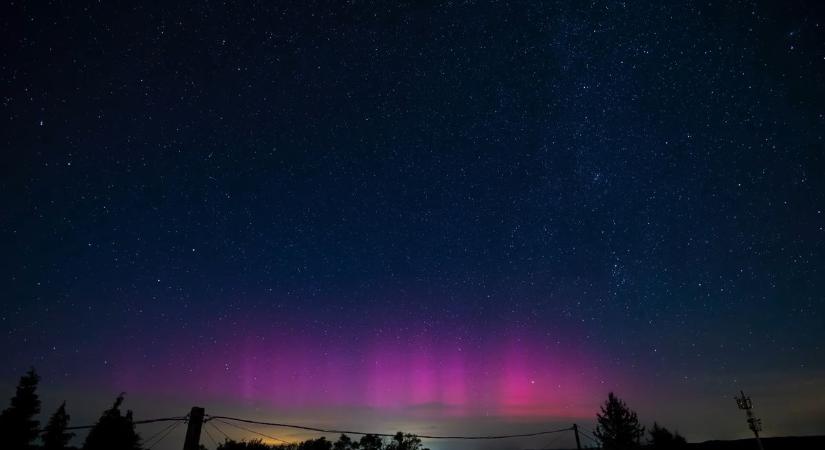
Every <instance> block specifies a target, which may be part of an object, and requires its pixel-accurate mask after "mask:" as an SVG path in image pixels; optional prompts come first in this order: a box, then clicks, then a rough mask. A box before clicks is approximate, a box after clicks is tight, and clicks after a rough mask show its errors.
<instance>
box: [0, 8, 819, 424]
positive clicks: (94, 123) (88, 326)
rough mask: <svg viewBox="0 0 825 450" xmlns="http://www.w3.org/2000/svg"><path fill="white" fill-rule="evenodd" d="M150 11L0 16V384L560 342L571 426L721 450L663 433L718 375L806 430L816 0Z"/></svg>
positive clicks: (813, 247) (815, 183)
mask: <svg viewBox="0 0 825 450" xmlns="http://www.w3.org/2000/svg"><path fill="white" fill-rule="evenodd" d="M177 3H179V4H177V5H169V4H164V5H157V6H154V7H149V6H147V5H140V6H135V5H123V4H116V3H106V4H89V5H86V6H83V5H81V4H78V3H70V4H32V3H27V2H22V3H15V4H9V5H5V6H4V7H3V13H2V14H0V16H2V19H0V20H1V21H2V22H1V23H2V39H1V40H2V42H3V44H2V47H0V48H1V49H2V53H1V54H0V57H1V58H0V59H2V62H0V81H2V107H1V108H2V116H1V117H0V120H2V134H0V136H2V148H3V152H2V164H0V248H2V249H3V250H2V252H0V276H2V280H3V281H2V282H0V331H1V332H2V335H3V338H2V340H0V352H2V354H3V355H6V357H5V358H4V359H5V360H6V364H5V365H4V367H3V368H0V375H2V378H3V386H6V385H7V384H8V385H9V386H10V385H11V384H12V383H13V382H14V380H15V378H16V377H17V376H18V375H19V374H20V373H21V372H22V371H24V370H25V369H26V368H27V367H29V366H31V365H34V366H35V367H37V368H38V369H39V370H40V371H41V372H42V373H43V375H44V381H43V383H44V387H43V389H44V390H48V389H54V390H59V391H60V392H70V393H72V392H73V393H77V392H80V390H81V387H82V389H89V388H88V386H89V383H90V380H92V381H93V384H96V385H97V386H99V388H98V389H91V391H93V392H94V394H89V395H99V396H100V398H108V396H110V394H112V393H116V392H119V390H121V389H126V390H133V391H134V390H141V389H144V390H145V391H146V392H150V393H151V392H152V390H153V388H155V387H157V386H156V385H155V384H152V383H151V382H146V383H137V382H134V383H135V385H136V386H137V385H139V387H133V386H123V384H129V382H127V381H123V379H122V374H123V373H124V372H130V373H132V372H134V373H138V374H139V373H141V370H147V369H146V368H147V367H152V369H151V370H152V372H153V373H155V374H157V376H158V377H161V378H163V377H166V376H167V375H168V377H171V378H172V379H174V380H176V381H175V382H176V383H177V382H179V383H181V384H185V383H184V382H183V381H180V380H181V379H180V378H178V377H177V375H176V374H177V372H178V371H179V367H178V366H177V365H176V362H179V361H184V362H185V365H190V366H191V365H195V364H197V362H196V361H200V360H202V358H203V357H204V354H208V355H210V357H211V358H214V360H215V361H214V362H215V364H217V365H219V367H217V368H214V370H217V371H226V370H228V369H226V367H224V364H226V365H227V366H228V365H229V364H230V362H229V361H228V360H227V361H224V359H226V358H228V356H226V355H229V354H232V353H233V349H234V348H235V346H236V345H239V344H238V343H239V342H240V341H243V340H245V339H249V337H250V336H254V337H255V338H256V339H257V338H260V337H267V336H270V337H271V336H275V335H278V336H281V333H283V334H284V335H288V336H292V337H295V336H298V338H296V339H298V340H299V341H300V342H303V343H304V344H303V345H305V346H306V347H307V352H310V353H312V352H315V353H313V354H317V355H319V358H321V359H322V360H323V359H324V358H325V356H323V355H328V354H329V352H335V353H336V354H338V355H339V356H340V354H345V353H348V352H349V353H351V354H352V355H354V356H353V358H355V359H356V360H358V361H361V360H362V359H365V358H366V359H369V358H368V357H366V356H364V355H365V354H367V353H369V350H368V347H369V345H368V344H367V343H366V342H368V341H369V342H372V343H376V342H378V344H376V345H378V346H379V347H381V348H382V350H381V352H383V351H387V352H391V351H392V346H391V345H390V348H384V346H385V345H389V344H387V341H388V340H389V341H391V342H395V343H396V344H397V345H398V346H399V347H398V348H395V350H396V351H399V352H401V349H402V348H403V349H407V350H409V348H421V349H423V350H422V351H425V352H429V353H432V354H433V355H435V356H432V357H433V358H435V359H439V358H447V357H448V356H445V355H444V354H443V353H439V352H438V351H435V350H433V349H432V348H430V347H428V346H426V345H423V344H420V343H419V341H417V340H415V339H413V338H411V337H410V336H416V337H420V336H421V335H428V336H430V337H431V338H432V339H434V340H435V341H436V343H434V344H432V345H435V346H436V347H439V348H440V347H443V346H448V347H449V346H452V345H457V346H458V347H461V345H466V346H469V347H470V348H472V349H473V350H472V352H471V353H472V354H471V355H470V356H468V360H469V361H470V362H468V364H470V365H471V366H475V365H478V366H479V367H487V365H488V364H492V363H490V362H489V361H487V360H486V359H485V358H494V356H489V355H491V354H492V355H495V354H496V353H497V352H499V351H500V350H501V348H499V347H498V346H497V344H491V341H496V340H497V339H498V338H501V340H502V341H504V340H507V339H515V340H516V341H517V342H523V344H521V345H523V346H524V351H525V352H527V353H529V354H530V355H531V356H530V358H529V359H530V362H529V363H527V364H526V366H525V368H524V370H525V371H526V372H529V373H531V374H536V373H554V372H553V370H551V369H550V366H551V365H552V364H550V363H549V362H548V361H543V360H541V358H542V357H541V352H542V349H548V348H550V347H551V346H553V345H560V346H564V347H565V348H566V349H567V350H565V352H563V356H564V358H563V359H565V358H568V357H570V358H575V359H576V360H577V363H576V364H577V366H576V370H579V369H580V371H581V372H582V373H584V372H587V373H588V374H590V375H592V376H593V377H594V378H593V380H596V379H598V380H601V382H602V384H598V383H597V384H596V385H590V384H587V383H585V386H584V387H583V391H584V392H587V393H588V394H587V395H583V396H582V397H581V398H580V400H581V401H580V404H579V406H582V405H584V406H587V407H590V406H593V405H594V404H595V403H594V401H598V400H600V399H601V398H603V397H604V396H605V394H606V392H607V390H608V389H616V390H617V391H619V393H620V394H622V390H624V392H625V393H626V395H628V396H629V397H630V398H629V400H630V403H631V406H633V400H636V401H637V404H640V405H644V406H643V408H644V409H645V411H646V412H648V413H649V414H648V416H647V417H646V419H649V420H650V421H652V420H653V419H656V418H657V417H660V416H665V417H667V418H669V419H671V420H672V421H673V422H675V423H674V424H673V425H675V426H677V427H678V426H680V425H681V426H682V428H680V429H682V430H683V431H684V432H685V434H686V435H687V436H688V437H695V438H711V437H717V436H723V437H724V436H733V435H735V434H736V433H739V432H740V431H741V432H747V430H746V429H745V428H744V426H742V425H743V423H740V422H743V420H742V418H741V417H739V416H736V415H735V414H736V411H726V412H725V414H724V415H720V417H725V418H726V419H725V420H728V422H725V423H723V424H722V425H719V426H718V427H715V428H713V430H712V431H713V432H712V433H711V432H709V431H707V430H705V429H703V428H702V427H701V425H700V424H696V423H695V422H691V420H693V419H690V418H689V417H688V416H689V415H695V412H696V410H698V409H701V408H705V407H712V408H719V409H720V410H722V409H724V408H728V409H732V403H731V402H732V400H729V397H726V395H727V394H728V393H730V394H731V395H732V393H735V392H737V391H738V390H739V389H740V388H744V389H746V390H751V391H753V392H754V395H755V398H756V399H757V401H758V396H757V395H758V394H761V395H762V396H763V398H766V399H769V400H768V401H770V402H771V403H770V405H771V407H772V408H773V410H774V414H775V415H776V417H774V418H766V428H767V427H768V425H767V424H768V423H770V420H773V424H774V428H771V431H772V432H773V433H774V434H785V433H792V432H800V433H813V432H822V429H821V427H820V428H819V429H816V427H815V426H814V425H813V424H816V423H819V424H821V423H822V419H823V418H825V406H823V405H822V403H821V402H820V403H819V404H815V405H812V406H809V407H807V406H806V407H805V408H807V409H805V408H803V409H805V411H806V412H805V413H804V414H802V415H794V414H792V413H790V411H792V410H794V408H795V406H794V405H797V406H798V405H799V404H800V403H799V402H802V401H803V400H804V399H805V398H809V397H810V395H811V394H812V393H813V394H814V395H816V396H819V398H821V397H822V395H823V394H825V385H823V384H822V382H821V380H822V379H823V377H822V375H823V371H825V363H823V361H825V358H823V356H825V351H824V350H823V347H822V344H821V342H822V340H823V339H824V338H825V326H824V325H825V318H823V313H824V312H825V311H823V300H824V298H823V292H825V274H823V270H825V239H823V238H825V214H824V213H823V209H825V176H823V175H825V153H823V152H824V151H825V141H823V135H825V40H823V39H822V37H823V35H825V34H823V33H825V10H823V6H822V5H821V4H819V2H815V1H808V2H806V1H787V2H758V1H756V2H754V1H736V2H670V1H666V2H647V3H642V2H618V1H594V2H586V3H581V2H572V3H573V4H571V2H525V3H522V2H491V3H486V2H397V3H395V4H393V5H388V4H385V3H373V2H360V1H358V2H346V3H344V2H340V3H339V2H334V3H326V2H254V3H251V4H243V5H224V4H221V3H218V2H209V3H203V4H198V3H190V2H177ZM388 330H389V331H388ZM387 335H391V337H390V338H387V337H386V336H387ZM514 336H515V337H514ZM337 339H345V340H346V341H347V342H349V344H347V345H345V346H343V347H342V346H340V345H333V346H332V347H328V345H329V342H330V341H335V340H337ZM456 340H458V341H460V342H462V343H463V344H456ZM445 342H446V344H445ZM369 348H372V347H369ZM261 351H264V350H261ZM405 351H406V350H405ZM381 352H379V353H381ZM433 352H434V353H433ZM382 354H383V353H382ZM265 356H266V355H257V354H255V355H249V354H246V356H245V357H249V358H252V359H256V360H257V358H258V357H261V358H263V357H265ZM115 361H119V362H118V363H117V364H115V363H114V362H115ZM233 361H234V360H233ZM256 364H258V363H256ZM260 364H261V365H260V366H257V365H254V364H253V366H252V367H253V369H250V370H251V371H252V372H253V375H254V372H255V371H256V370H257V369H255V368H258V369H260V370H264V368H265V369H266V370H269V369H271V368H272V365H273V364H275V363H271V362H268V363H260ZM296 364H298V365H299V366H300V363H296ZM307 364H309V363H307ZM359 364H360V363H353V367H352V368H350V369H349V370H355V371H357V370H358V368H359V367H361V365H359ZM113 366H117V367H113ZM225 369H226V370H225ZM307 370H309V372H310V373H311V374H312V376H314V377H316V378H317V379H318V380H321V381H319V382H330V380H329V378H330V377H329V375H328V374H327V375H323V374H316V373H314V372H313V371H312V370H310V369H307ZM499 375H501V374H499ZM137 376H138V377H140V375H137ZM249 376H252V375H250V373H246V374H238V375H236V376H234V377H233V378H232V379H233V380H236V381H237V380H239V379H243V378H244V377H249ZM495 376H498V375H494V377H495ZM501 376H502V377H504V376H503V375H501ZM342 377H343V378H336V377H332V378H334V379H335V380H337V381H336V382H338V384H337V385H336V386H338V387H337V388H330V389H331V390H333V391H334V390H335V389H343V390H347V391H352V390H355V391H358V389H361V388H359V387H354V386H349V385H347V383H348V382H349V381H347V380H350V378H349V376H348V375H342ZM468 377H469V375H468ZM504 378H506V377H504ZM167 379H168V378H167ZM341 380H344V381H341ZM816 380H819V381H816ZM144 381H145V380H144ZM241 381H243V380H241ZM396 381H397V380H396ZM395 383H396V382H395V381H393V382H392V383H390V385H392V386H394V388H398V389H404V386H405V385H404V383H403V382H398V383H400V384H399V385H396V384H395ZM467 383H468V386H470V388H468V389H469V392H471V393H472V392H473V389H474V388H473V386H475V384H474V381H473V380H472V379H468V381H467ZM778 385H779V386H785V387H782V388H781V389H780V388H778V387H777V386H778ZM787 386H798V389H794V388H788V387H787ZM803 386H804V387H805V388H804V389H803ZM407 387H408V388H409V386H407ZM476 387H478V386H476ZM203 389H204V390H205V391H208V392H209V393H210V395H214V396H220V395H225V396H226V397H228V398H232V397H233V395H235V394H237V393H238V392H239V391H238V390H237V389H235V388H233V387H226V389H225V391H224V392H221V391H220V389H217V388H214V387H204V388H203ZM285 389H288V387H287V388H285ZM9 392H10V391H9ZM83 392H87V391H85V390H84V391H83ZM252 392H260V393H261V395H264V394H262V393H263V392H267V393H270V394H272V395H274V397H273V398H281V397H278V396H277V392H275V393H272V392H270V391H269V390H268V389H266V388H261V389H259V390H255V389H253V391H252ZM396 394H397V393H391V394H388V395H389V396H390V397H393V395H396ZM669 394H670V395H672V396H674V397H678V398H683V397H684V398H687V399H696V398H698V399H699V400H695V404H694V405H691V404H687V405H686V406H685V415H684V416H683V415H681V414H674V413H672V412H668V408H667V407H665V406H664V405H659V404H657V402H658V401H659V399H662V398H663V397H664V398H667V396H668V395H669ZM53 395H55V396H58V394H56V393H55V394H53ZM310 397H312V396H310ZM539 397H540V398H543V399H546V400H547V401H552V400H553V399H554V398H555V397H552V396H551V397H541V396H539ZM199 398H202V397H199V396H198V395H196V394H195V393H188V394H186V395H184V396H183V399H182V400H181V405H183V406H182V407H183V408H184V409H185V408H187V407H188V406H189V403H192V402H196V401H197V399H199ZM312 398H313V399H314V400H319V399H318V398H315V397H312ZM393 398H395V397H393ZM427 398H428V399H429V397H427ZM576 398H578V397H576ZM594 399H595V400H594ZM717 399H718V400H717ZM293 400H295V399H291V400H290V401H293ZM304 400H306V399H304ZM304 400H301V401H297V403H301V402H303V401H304ZM349 400H351V399H349ZM349 400H348V401H349ZM441 400H442V401H445V402H447V403H449V402H448V401H446V400H444V399H443V398H442V399H441ZM453 400H455V399H453ZM465 400H466V399H465ZM106 401H108V400H101V402H102V403H101V405H103V406H105V403H106ZM290 401H286V403H287V404H289V405H292V403H290ZM399 401H400V402H401V403H403V404H404V405H406V403H405V402H410V400H409V399H402V400H399ZM451 401H452V400H451ZM565 401H569V402H572V403H575V402H576V401H575V399H572V400H571V399H567V398H565ZM688 401H689V400H688ZM466 402H467V404H468V405H470V406H469V407H468V408H469V412H468V413H467V416H472V414H470V413H473V414H475V413H480V412H479V411H478V410H476V409H474V408H476V407H477V405H475V403H474V402H473V401H471V400H466ZM485 402H486V400H485ZM485 402H482V403H484V404H485V405H487V403H485ZM497 402H498V403H497ZM501 402H502V400H501V399H491V400H489V403H490V404H496V405H498V404H499V403H501ZM714 402H715V403H714ZM293 403H294V402H293ZM310 403H312V402H310ZM319 403H321V404H323V401H320V402H319ZM505 403H506V402H505ZM729 403H731V404H729ZM273 404H274V405H275V406H276V407H281V406H284V404H280V403H278V400H273ZM301 404H303V403H301ZM367 404H369V405H372V406H375V405H374V404H372V403H370V402H367ZM708 405H711V406H708ZM70 406H71V405H70ZM312 406H313V407H318V405H316V404H315V403H313V404H312ZM321 406H323V405H321ZM379 406H380V405H379ZM488 406H489V405H488ZM522 406H523V405H522ZM574 406H576V405H573V406H570V408H573V409H570V410H566V411H567V413H569V415H570V416H571V417H575V416H576V412H575V411H574V409H575V408H574ZM584 406H583V407H584ZM46 407H47V408H50V407H51V406H49V405H46ZM77 408H89V409H88V411H85V410H84V411H83V412H78V413H77V414H78V415H79V416H80V415H83V414H86V415H89V417H92V416H93V415H94V414H96V411H98V410H99V409H102V406H100V405H97V404H94V405H91V406H88V407H87V406H85V405H84V406H78V407H77ZM238 408H242V406H238ZM70 409H71V408H70ZM379 409H380V408H379ZM798 409H799V408H797V409H796V410H798ZM502 411H503V410H502ZM531 411H532V410H531ZM552 412H553V414H556V416H554V417H560V416H564V413H559V412H558V411H556V410H553V411H552ZM543 413H547V414H550V413H549V412H547V411H544V412H543ZM594 413H595V410H594ZM728 413H731V414H728ZM502 414H504V413H502ZM720 414H721V413H720ZM142 415H144V416H149V415H152V412H151V411H147V412H145V413H143V414H142ZM504 415H505V416H506V415H507V414H504ZM535 415H536V412H535V411H532V412H531V417H532V416H535ZM550 415H552V414H550ZM559 415H560V416H559ZM788 417H790V418H788ZM417 420H419V422H415V423H425V422H427V421H426V420H421V419H417ZM680 422H684V424H683V425H682V424H681V423H680ZM780 424H781V425H780ZM714 433H715V434H714Z"/></svg>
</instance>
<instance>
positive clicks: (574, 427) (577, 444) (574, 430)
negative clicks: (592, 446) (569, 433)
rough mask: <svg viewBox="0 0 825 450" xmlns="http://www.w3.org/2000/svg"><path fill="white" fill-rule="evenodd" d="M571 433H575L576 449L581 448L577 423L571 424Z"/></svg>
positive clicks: (580, 449) (579, 449)
mask: <svg viewBox="0 0 825 450" xmlns="http://www.w3.org/2000/svg"><path fill="white" fill-rule="evenodd" d="M573 434H575V435H576V448H577V449H578V450H582V443H581V441H579V425H578V424H575V423H574V424H573Z"/></svg>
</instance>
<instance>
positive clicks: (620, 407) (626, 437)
mask: <svg viewBox="0 0 825 450" xmlns="http://www.w3.org/2000/svg"><path fill="white" fill-rule="evenodd" d="M596 420H597V422H598V424H597V425H596V431H595V432H594V433H593V434H594V435H595V436H596V438H597V439H598V440H599V441H600V442H601V443H602V448H604V449H605V450H627V449H635V448H638V447H639V439H641V437H642V436H643V435H644V432H645V428H644V427H643V426H640V425H639V419H638V417H636V413H635V412H633V411H632V410H631V409H630V408H628V407H627V405H626V404H625V402H624V401H622V400H620V399H619V398H618V397H616V396H615V395H614V394H613V393H612V392H611V393H610V394H609V395H608V396H607V401H606V402H605V403H604V405H603V406H602V407H601V413H600V414H596Z"/></svg>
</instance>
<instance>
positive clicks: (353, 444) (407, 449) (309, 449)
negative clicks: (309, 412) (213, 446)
mask: <svg viewBox="0 0 825 450" xmlns="http://www.w3.org/2000/svg"><path fill="white" fill-rule="evenodd" d="M364 449H369V450H429V449H426V448H423V447H422V445H421V439H419V438H418V436H416V435H414V434H405V433H402V432H400V431H399V432H398V433H397V434H396V435H395V436H394V437H393V438H392V439H391V440H390V441H389V442H386V441H384V439H382V438H381V437H380V436H376V435H374V434H367V435H365V436H363V437H362V438H361V440H359V441H353V440H352V439H351V438H350V437H349V436H347V435H345V434H342V435H341V437H339V438H338V440H337V441H335V442H334V443H333V442H330V441H328V440H326V438H323V437H321V438H318V439H310V440H306V441H303V442H300V443H298V444H277V445H270V444H266V443H264V442H263V441H262V440H260V439H254V440H251V441H233V440H231V439H227V440H226V441H224V442H223V443H222V444H218V449H217V450H364Z"/></svg>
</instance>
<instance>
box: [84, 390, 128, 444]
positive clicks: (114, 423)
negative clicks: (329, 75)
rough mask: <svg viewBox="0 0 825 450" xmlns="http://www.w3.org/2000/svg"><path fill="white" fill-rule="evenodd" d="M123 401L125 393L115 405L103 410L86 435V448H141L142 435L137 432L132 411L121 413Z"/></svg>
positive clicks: (118, 398)
mask: <svg viewBox="0 0 825 450" xmlns="http://www.w3.org/2000/svg"><path fill="white" fill-rule="evenodd" d="M122 403H123V394H120V395H119V396H118V397H117V399H116V400H115V403H114V405H112V407H111V408H109V409H107V410H106V411H103V415H101V416H100V419H99V420H98V421H97V423H96V424H95V426H94V427H92V429H91V430H90V431H89V434H88V436H86V442H85V443H84V444H83V449H84V450H140V448H141V446H140V436H138V434H137V433H136V432H135V424H134V421H133V420H132V411H126V414H125V415H124V414H121V412H120V405H121V404H122Z"/></svg>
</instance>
